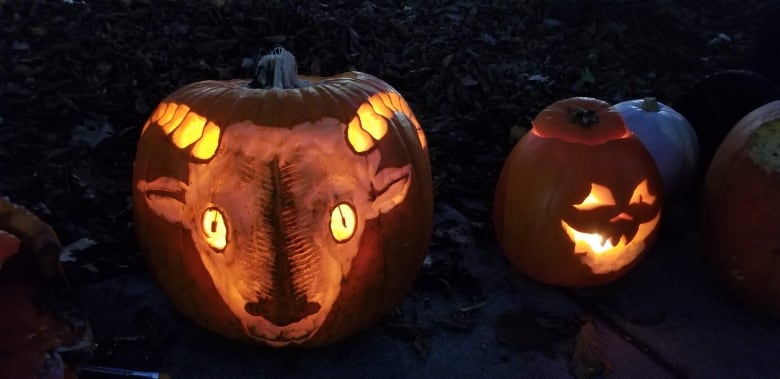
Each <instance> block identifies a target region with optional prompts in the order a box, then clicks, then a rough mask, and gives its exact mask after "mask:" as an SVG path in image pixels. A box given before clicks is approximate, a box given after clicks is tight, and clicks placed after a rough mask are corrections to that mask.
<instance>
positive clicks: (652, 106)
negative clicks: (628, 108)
mask: <svg viewBox="0 0 780 379" xmlns="http://www.w3.org/2000/svg"><path fill="white" fill-rule="evenodd" d="M660 109H661V107H660V106H659V105H658V100H657V99H656V98H654V97H646V98H644V99H643V100H642V110H644V111H647V112H658V111H659V110H660Z"/></svg>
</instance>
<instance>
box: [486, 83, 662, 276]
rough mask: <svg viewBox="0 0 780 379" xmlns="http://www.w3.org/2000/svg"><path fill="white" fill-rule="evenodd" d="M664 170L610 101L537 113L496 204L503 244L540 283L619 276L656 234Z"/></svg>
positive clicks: (506, 170) (567, 103) (576, 101)
mask: <svg viewBox="0 0 780 379" xmlns="http://www.w3.org/2000/svg"><path fill="white" fill-rule="evenodd" d="M659 175H660V174H659V173H658V169H657V168H656V166H655V163H654V161H653V160H652V157H651V156H650V155H649V153H648V152H647V150H645V148H644V147H643V145H642V143H641V142H640V141H639V140H638V139H637V138H636V137H634V136H633V135H632V134H631V133H630V132H629V131H628V129H626V127H625V124H624V123H623V120H622V118H621V117H620V115H619V114H618V113H617V112H616V111H615V110H614V109H612V108H611V107H610V106H609V104H607V103H605V102H603V101H600V100H596V99H591V98H572V99H567V100H562V101H559V102H557V103H555V104H553V105H551V106H549V107H548V108H546V109H545V110H543V111H542V112H541V113H540V114H539V115H538V116H537V117H536V119H535V120H534V122H533V129H532V130H531V131H530V132H529V133H527V134H526V135H525V136H523V138H522V139H521V140H520V141H518V143H517V145H515V147H514V149H513V150H512V152H511V153H510V155H509V157H508V158H507V161H506V162H505V163H504V167H503V170H502V171H501V175H500V177H499V182H498V185H497V188H496V199H495V203H494V222H495V227H496V232H497V235H498V239H499V242H500V243H501V245H502V247H503V248H504V251H505V253H506V255H507V257H508V258H509V260H510V261H511V262H512V263H513V265H514V266H515V267H517V268H518V269H519V270H520V271H522V272H524V273H525V274H527V275H529V276H530V277H532V278H534V279H537V280H539V281H542V282H545V283H549V284H554V285H561V286H571V287H581V286H591V285H597V284H603V283H607V282H609V281H612V280H614V279H616V278H617V277H619V276H620V275H622V274H624V273H625V272H626V271H627V270H628V269H629V268H630V267H632V266H633V264H635V263H636V262H638V259H639V258H640V257H641V255H642V254H643V253H644V252H645V251H646V250H647V247H648V246H649V244H650V243H651V242H652V239H653V238H654V236H655V234H656V230H657V228H658V223H659V220H660V218H661V204H662V203H661V200H662V199H661V195H662V187H661V179H660V176H659Z"/></svg>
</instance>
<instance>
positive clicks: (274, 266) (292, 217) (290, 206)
mask: <svg viewBox="0 0 780 379" xmlns="http://www.w3.org/2000/svg"><path fill="white" fill-rule="evenodd" d="M294 164H295V161H294V160H293V161H292V163H287V166H286V165H280V164H279V160H278V159H274V160H272V161H271V162H269V163H268V167H269V170H268V173H269V174H270V175H269V178H265V180H266V183H268V185H266V186H265V190H266V191H268V192H267V193H266V194H265V196H264V199H265V202H264V205H265V207H266V211H264V212H262V215H261V216H260V219H258V220H257V223H256V225H255V226H254V228H255V233H256V234H258V235H262V236H263V237H262V239H263V240H265V241H266V244H263V245H264V246H265V248H266V249H268V250H269V251H267V252H264V253H261V254H269V255H270V256H271V257H273V258H272V259H271V260H269V261H267V262H268V263H269V264H267V265H265V266H264V267H258V270H261V271H262V275H268V276H270V278H269V277H266V279H270V280H260V281H259V282H262V283H264V284H263V285H262V287H264V288H262V289H261V290H260V291H258V292H257V293H259V294H260V293H262V294H263V295H262V296H258V299H257V301H254V302H247V303H246V305H245V306H244V310H245V311H246V312H247V313H249V314H251V315H254V316H261V317H263V318H265V319H266V320H268V321H270V322H272V323H274V324H275V325H277V326H286V325H290V324H292V323H295V322H297V321H300V320H302V319H304V318H305V317H306V316H309V315H312V314H314V313H317V312H318V311H319V310H320V304H319V303H316V302H312V301H309V298H308V295H307V294H308V293H310V292H311V290H312V289H313V287H314V286H315V283H316V280H315V278H316V276H317V274H318V272H317V269H316V268H317V261H318V256H317V250H316V249H315V248H313V247H312V241H311V240H310V237H311V236H310V232H309V231H308V229H307V225H308V224H309V221H308V220H301V219H300V217H299V216H298V215H299V212H298V210H297V209H296V200H295V199H297V198H298V195H299V192H301V189H300V188H297V184H298V178H297V176H298V175H296V172H295V169H294V168H291V167H289V166H290V165H294ZM258 284H259V283H258Z"/></svg>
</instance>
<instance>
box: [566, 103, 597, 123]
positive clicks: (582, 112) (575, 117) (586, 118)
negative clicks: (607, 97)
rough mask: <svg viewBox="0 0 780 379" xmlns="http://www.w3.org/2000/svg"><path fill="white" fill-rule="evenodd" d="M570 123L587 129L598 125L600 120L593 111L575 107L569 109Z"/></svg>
mask: <svg viewBox="0 0 780 379" xmlns="http://www.w3.org/2000/svg"><path fill="white" fill-rule="evenodd" d="M569 121H571V122H573V123H575V124H577V125H581V126H584V127H586V128H587V127H590V126H591V125H594V124H596V123H598V122H599V118H598V117H597V116H596V111H594V110H592V109H585V108H582V107H574V108H571V109H569Z"/></svg>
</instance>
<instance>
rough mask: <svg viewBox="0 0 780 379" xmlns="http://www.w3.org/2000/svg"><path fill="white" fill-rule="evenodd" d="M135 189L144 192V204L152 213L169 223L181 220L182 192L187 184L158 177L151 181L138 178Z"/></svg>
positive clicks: (182, 208)
mask: <svg viewBox="0 0 780 379" xmlns="http://www.w3.org/2000/svg"><path fill="white" fill-rule="evenodd" d="M137 189H138V191H140V192H141V193H143V194H144V199H145V200H146V204H147V205H148V206H149V209H151V210H152V211H153V212H154V213H156V214H157V215H158V216H160V217H162V218H164V219H165V220H166V221H168V222H171V223H180V222H182V211H183V210H184V201H183V200H182V199H183V197H184V194H185V193H186V192H187V184H186V183H184V182H182V181H181V180H177V179H174V178H169V177H160V178H157V179H155V180H152V181H151V182H147V181H146V180H139V181H138V184H137Z"/></svg>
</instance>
